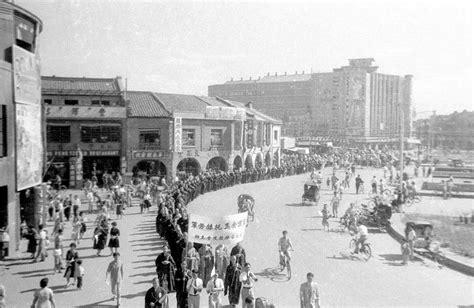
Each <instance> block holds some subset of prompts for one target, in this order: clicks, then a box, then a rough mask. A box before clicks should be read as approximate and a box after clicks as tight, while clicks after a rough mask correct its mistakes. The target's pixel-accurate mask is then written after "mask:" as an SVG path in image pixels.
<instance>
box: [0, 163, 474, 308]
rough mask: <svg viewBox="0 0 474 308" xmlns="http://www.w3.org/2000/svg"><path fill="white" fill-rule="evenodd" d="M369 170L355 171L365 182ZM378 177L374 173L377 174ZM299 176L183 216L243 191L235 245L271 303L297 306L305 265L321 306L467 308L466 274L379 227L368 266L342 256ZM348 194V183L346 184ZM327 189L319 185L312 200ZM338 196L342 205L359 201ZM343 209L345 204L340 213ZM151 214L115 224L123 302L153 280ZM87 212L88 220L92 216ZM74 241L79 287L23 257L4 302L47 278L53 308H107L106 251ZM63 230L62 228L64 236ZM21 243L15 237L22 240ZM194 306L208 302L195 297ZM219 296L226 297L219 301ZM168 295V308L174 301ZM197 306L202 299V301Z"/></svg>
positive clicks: (155, 247) (339, 238)
mask: <svg viewBox="0 0 474 308" xmlns="http://www.w3.org/2000/svg"><path fill="white" fill-rule="evenodd" d="M373 172H374V171H373V170H372V169H362V170H361V171H360V174H361V175H362V176H363V178H365V180H366V183H367V182H368V180H369V179H370V177H371V175H372V174H371V173H373ZM376 174H377V175H378V176H379V175H381V172H379V171H376ZM307 177H308V176H307V175H305V176H294V177H287V178H283V179H275V180H270V181H266V182H259V183H257V184H245V185H240V186H235V187H232V188H228V189H226V190H222V191H218V192H213V193H208V194H206V195H204V196H200V197H199V198H198V199H197V200H195V201H194V202H193V203H192V204H191V205H190V207H189V210H190V211H191V212H192V213H199V214H209V213H213V214H212V215H221V214H222V215H224V214H230V213H235V212H236V210H237V209H236V199H237V196H238V195H239V194H241V193H249V194H251V195H253V196H254V197H255V199H256V211H257V219H256V222H254V223H251V224H250V225H249V227H248V229H247V232H246V237H245V240H244V243H243V245H244V247H245V248H246V250H247V253H248V257H249V258H248V259H249V261H250V262H251V263H252V267H253V271H254V272H255V273H256V274H257V275H258V276H259V277H260V279H259V281H258V283H257V286H256V288H255V292H256V295H257V296H263V297H266V298H269V299H271V300H273V302H274V303H275V304H276V306H277V307H298V306H299V302H298V290H299V285H300V283H302V282H303V281H304V280H305V275H306V273H307V272H308V271H312V272H313V273H314V274H315V279H316V281H318V282H319V284H320V288H321V293H322V303H323V305H324V306H387V305H391V306H393V305H403V306H408V305H410V306H413V305H415V306H428V305H429V306H455V305H468V304H473V303H474V300H473V295H472V294H473V281H472V278H470V277H467V276H465V275H462V274H460V273H457V272H454V271H451V270H449V269H442V270H439V269H438V268H437V267H436V266H435V265H434V264H433V263H432V262H431V261H427V260H417V261H416V262H414V263H412V264H410V265H409V266H406V267H404V266H400V265H399V264H400V261H401V260H400V250H399V245H398V244H397V243H396V242H395V241H394V240H392V239H391V238H390V236H389V235H387V234H383V233H374V234H371V235H370V242H371V243H372V247H373V250H374V252H375V254H376V255H375V257H374V258H373V259H371V260H370V261H369V262H362V261H359V260H353V259H351V258H350V257H348V249H347V247H348V243H349V240H350V237H349V235H348V234H344V233H339V232H335V230H337V229H338V224H337V223H336V222H335V221H334V220H331V222H330V227H331V228H332V229H333V231H334V232H324V231H323V230H321V219H320V218H319V217H317V216H318V214H317V212H318V210H319V209H320V206H318V207H314V206H301V194H302V189H303V183H304V181H305V180H306V178H307ZM351 191H353V189H352V190H351ZM330 197H331V194H330V192H329V191H327V190H326V191H323V196H322V200H321V203H324V202H329V198H330ZM361 198H364V196H360V195H358V196H356V195H355V194H353V193H347V194H345V195H344V198H343V205H346V204H347V203H349V202H350V201H352V200H356V199H361ZM342 210H344V209H342ZM155 215H156V213H153V212H151V213H146V214H140V213H139V211H138V208H136V207H135V208H130V209H127V210H126V216H125V217H124V219H123V220H121V221H118V226H119V228H120V230H121V239H120V240H121V244H122V248H121V253H122V259H123V261H124V263H125V266H126V267H125V270H126V280H125V282H124V285H123V294H124V299H123V307H141V306H143V297H144V293H145V291H146V290H147V289H148V288H149V287H150V286H151V284H150V281H151V279H152V278H153V277H154V275H155V274H154V259H155V258H156V256H157V254H158V253H159V252H160V251H161V248H160V247H161V243H160V242H159V240H158V239H157V236H156V233H155V227H154V219H155ZM91 218H93V217H91ZM282 230H288V231H289V234H290V237H291V238H292V241H293V243H294V246H295V250H296V251H295V252H293V262H292V266H293V273H294V274H293V278H292V279H291V280H290V281H288V280H287V279H286V277H284V276H283V275H280V274H279V273H277V272H276V271H275V267H276V265H277V263H278V258H277V257H278V255H277V244H276V243H277V241H278V238H279V237H280V234H281V231H282ZM90 232H91V231H90V228H89V231H88V233H86V234H87V235H88V238H87V239H86V240H85V241H84V242H81V244H80V248H79V253H80V256H81V258H83V259H84V266H85V268H86V278H85V288H84V289H83V290H82V291H76V290H75V289H74V288H68V289H64V284H65V279H64V278H62V277H61V276H59V275H58V274H56V275H53V274H52V262H53V261H52V258H51V257H50V258H49V259H48V260H47V261H46V262H42V263H36V264H31V263H30V261H29V260H19V261H16V262H6V268H5V267H4V266H2V268H0V283H3V284H4V285H5V286H6V287H7V302H8V304H9V306H8V307H25V305H28V304H30V303H31V299H32V294H33V290H35V289H36V288H37V285H38V283H39V280H40V279H41V278H42V277H44V276H48V277H49V278H50V285H51V286H52V288H53V290H54V292H55V294H56V301H57V303H58V307H72V306H76V307H113V306H112V304H113V303H112V301H110V299H111V294H110V292H109V290H108V287H107V285H106V284H105V283H104V278H105V269H106V266H107V264H108V262H110V261H111V259H112V258H111V257H96V256H95V251H93V250H92V249H91V246H92V240H91V238H90V236H91V233H90ZM69 234H70V226H68V228H67V229H66V236H68V235H69ZM23 244H26V243H22V246H23V247H26V245H23ZM204 297H205V296H204V294H203V299H202V301H201V302H202V303H206V302H207V301H206V300H205V298H204ZM225 302H227V301H225ZM175 306H176V305H175V300H174V296H172V297H171V307H175ZM203 307H205V304H204V305H203Z"/></svg>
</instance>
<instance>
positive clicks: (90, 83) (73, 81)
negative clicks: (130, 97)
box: [41, 76, 123, 95]
mask: <svg viewBox="0 0 474 308" xmlns="http://www.w3.org/2000/svg"><path fill="white" fill-rule="evenodd" d="M41 88H42V92H43V93H50V92H61V93H69V94H76V95H77V94H120V92H121V91H122V90H123V89H122V85H121V77H116V78H85V77H84V78H77V77H56V76H42V77H41Z"/></svg>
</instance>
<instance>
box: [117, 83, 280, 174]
mask: <svg viewBox="0 0 474 308" xmlns="http://www.w3.org/2000/svg"><path fill="white" fill-rule="evenodd" d="M126 97H127V100H128V103H129V114H128V122H127V128H128V134H127V136H128V140H127V144H128V149H127V174H128V175H129V176H131V175H137V174H147V175H150V176H154V175H155V176H165V175H166V176H168V177H172V178H173V177H175V176H176V175H177V174H180V173H189V172H191V173H194V174H197V173H198V172H199V171H201V170H204V169H217V170H223V171H226V170H232V169H239V168H243V167H246V168H250V167H254V166H259V165H263V164H266V165H268V166H273V165H279V157H280V146H279V142H278V140H279V138H280V125H281V123H280V122H279V121H276V120H274V119H272V118H270V117H268V116H265V115H263V114H261V113H259V112H258V111H256V110H254V109H252V108H251V106H244V105H243V104H241V103H238V102H231V101H226V100H222V99H218V98H213V97H202V96H194V95H181V94H165V93H152V92H135V91H127V92H126ZM272 138H273V139H272Z"/></svg>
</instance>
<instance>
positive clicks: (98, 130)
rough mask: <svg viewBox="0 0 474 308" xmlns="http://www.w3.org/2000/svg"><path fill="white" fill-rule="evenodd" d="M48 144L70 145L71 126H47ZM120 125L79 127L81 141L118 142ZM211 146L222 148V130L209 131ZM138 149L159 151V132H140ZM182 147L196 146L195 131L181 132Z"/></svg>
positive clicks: (151, 130)
mask: <svg viewBox="0 0 474 308" xmlns="http://www.w3.org/2000/svg"><path fill="white" fill-rule="evenodd" d="M46 136H47V141H48V143H70V142H71V126H69V125H48V126H47V135H46ZM120 136H121V128H120V125H90V126H89V125H87V126H85V125H84V126H82V125H81V141H82V142H86V143H107V142H120ZM210 137H211V138H210V139H211V146H222V145H223V144H224V143H223V130H222V129H211V136H210ZM138 138H139V139H138V140H139V141H138V142H139V147H140V149H144V150H153V149H159V148H160V146H161V132H160V130H159V129H150V130H142V131H140V133H139V137H138ZM182 143H183V146H185V147H186V146H189V147H193V146H196V130H195V129H187V128H185V129H183V130H182Z"/></svg>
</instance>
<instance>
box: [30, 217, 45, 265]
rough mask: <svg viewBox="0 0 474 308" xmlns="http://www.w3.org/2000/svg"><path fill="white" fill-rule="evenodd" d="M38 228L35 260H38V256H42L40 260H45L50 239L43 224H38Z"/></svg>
mask: <svg viewBox="0 0 474 308" xmlns="http://www.w3.org/2000/svg"><path fill="white" fill-rule="evenodd" d="M38 229H39V234H38V248H37V253H36V257H35V259H34V260H33V262H38V258H40V261H41V262H43V261H44V260H45V259H46V257H47V250H46V248H47V247H46V241H49V237H48V232H47V231H46V230H45V229H44V228H43V225H42V224H40V225H39V226H38Z"/></svg>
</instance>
